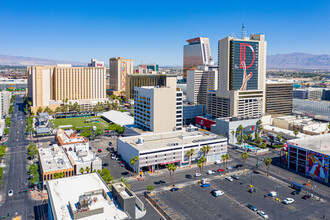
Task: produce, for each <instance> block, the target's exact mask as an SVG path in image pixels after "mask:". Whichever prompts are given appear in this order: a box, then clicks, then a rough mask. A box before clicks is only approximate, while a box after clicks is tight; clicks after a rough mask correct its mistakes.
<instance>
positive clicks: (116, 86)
mask: <svg viewBox="0 0 330 220" xmlns="http://www.w3.org/2000/svg"><path fill="white" fill-rule="evenodd" d="M133 73H134V72H133V60H132V59H123V58H122V57H118V58H116V57H113V58H110V89H111V90H112V91H115V92H121V91H125V89H126V77H127V75H128V74H133Z"/></svg>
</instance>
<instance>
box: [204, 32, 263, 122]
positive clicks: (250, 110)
mask: <svg viewBox="0 0 330 220" xmlns="http://www.w3.org/2000/svg"><path fill="white" fill-rule="evenodd" d="M266 48H267V42H266V41H265V36H264V35H261V34H251V35H250V37H242V39H236V38H233V37H226V38H224V39H222V40H220V41H219V58H218V59H219V60H218V63H219V90H218V91H213V92H209V94H208V104H207V113H209V114H211V115H212V116H214V117H261V116H262V115H263V114H264V113H265V78H266Z"/></svg>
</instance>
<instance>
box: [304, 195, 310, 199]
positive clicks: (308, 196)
mask: <svg viewBox="0 0 330 220" xmlns="http://www.w3.org/2000/svg"><path fill="white" fill-rule="evenodd" d="M302 198H303V199H305V200H307V199H310V198H311V196H310V195H304V196H303V197H302Z"/></svg>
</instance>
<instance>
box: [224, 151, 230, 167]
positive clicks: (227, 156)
mask: <svg viewBox="0 0 330 220" xmlns="http://www.w3.org/2000/svg"><path fill="white" fill-rule="evenodd" d="M225 156H226V167H227V161H228V160H229V159H230V156H229V154H225Z"/></svg>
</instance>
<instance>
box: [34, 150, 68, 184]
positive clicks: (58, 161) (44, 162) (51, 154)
mask: <svg viewBox="0 0 330 220" xmlns="http://www.w3.org/2000/svg"><path fill="white" fill-rule="evenodd" d="M38 156H39V163H40V171H41V177H42V181H43V183H44V184H45V182H46V181H48V180H53V179H56V178H59V177H60V176H62V177H70V176H74V175H75V171H74V167H73V166H72V164H71V162H70V160H69V158H68V156H67V155H66V153H65V151H64V150H63V148H61V147H59V146H58V145H54V146H53V147H49V148H39V150H38Z"/></svg>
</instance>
